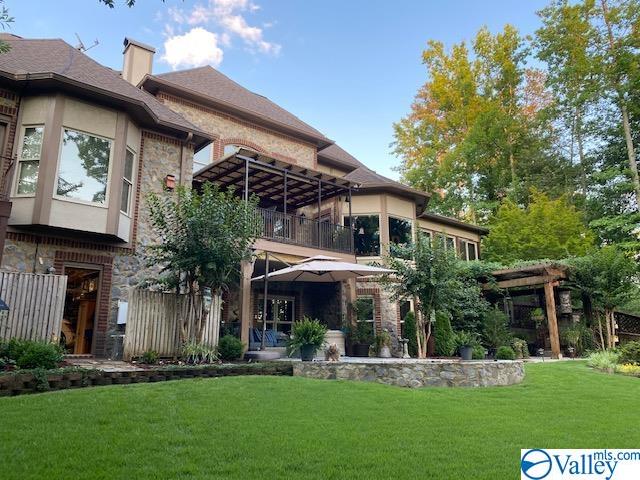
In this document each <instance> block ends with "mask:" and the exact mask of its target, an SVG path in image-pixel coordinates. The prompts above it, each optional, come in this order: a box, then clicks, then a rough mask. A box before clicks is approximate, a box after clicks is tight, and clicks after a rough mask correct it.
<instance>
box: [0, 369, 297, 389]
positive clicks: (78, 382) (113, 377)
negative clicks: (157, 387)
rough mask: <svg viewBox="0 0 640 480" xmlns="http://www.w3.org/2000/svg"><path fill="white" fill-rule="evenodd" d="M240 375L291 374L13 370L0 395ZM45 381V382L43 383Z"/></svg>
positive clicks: (0, 382)
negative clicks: (40, 371)
mask: <svg viewBox="0 0 640 480" xmlns="http://www.w3.org/2000/svg"><path fill="white" fill-rule="evenodd" d="M242 375H279V376H292V375H293V366H292V365H291V364H290V363H289V362H273V363H269V362H265V363H248V364H230V365H206V366H198V365H191V366H170V367H157V368H149V369H144V370H142V369H141V370H133V371H122V372H105V371H102V370H89V369H79V368H74V369H68V370H66V369H61V370H60V371H55V370H54V371H42V375H40V374H39V372H37V371H33V370H30V371H16V372H8V373H5V374H3V375H0V397H8V396H16V395H24V394H30V393H43V392H47V391H56V390H66V389H69V388H83V387H92V386H100V385H127V384H131V383H149V382H164V381H168V380H182V379H187V378H202V377H207V378H210V377H227V376H242ZM45 382H46V384H45Z"/></svg>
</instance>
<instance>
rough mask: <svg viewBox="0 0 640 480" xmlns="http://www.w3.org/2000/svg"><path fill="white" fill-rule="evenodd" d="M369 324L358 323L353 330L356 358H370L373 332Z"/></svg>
mask: <svg viewBox="0 0 640 480" xmlns="http://www.w3.org/2000/svg"><path fill="white" fill-rule="evenodd" d="M371 330H372V328H371V324H370V323H368V322H358V323H357V324H356V325H355V327H353V328H351V333H350V337H351V344H352V347H353V348H352V349H353V356H354V357H368V356H369V348H370V347H371V344H372V343H373V332H372V331H371Z"/></svg>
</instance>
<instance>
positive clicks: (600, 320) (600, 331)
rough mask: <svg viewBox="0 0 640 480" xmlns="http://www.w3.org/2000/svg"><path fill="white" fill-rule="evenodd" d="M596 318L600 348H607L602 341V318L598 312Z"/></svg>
mask: <svg viewBox="0 0 640 480" xmlns="http://www.w3.org/2000/svg"><path fill="white" fill-rule="evenodd" d="M597 318H598V334H599V335H600V348H601V349H602V350H606V349H607V345H606V344H605V343H604V335H603V334H602V318H600V314H599V313H598V314H597Z"/></svg>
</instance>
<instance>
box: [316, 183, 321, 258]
mask: <svg viewBox="0 0 640 480" xmlns="http://www.w3.org/2000/svg"><path fill="white" fill-rule="evenodd" d="M321 203H322V180H320V179H318V219H317V222H318V245H316V246H317V247H319V248H322V239H321V238H320V214H321V213H322V205H321Z"/></svg>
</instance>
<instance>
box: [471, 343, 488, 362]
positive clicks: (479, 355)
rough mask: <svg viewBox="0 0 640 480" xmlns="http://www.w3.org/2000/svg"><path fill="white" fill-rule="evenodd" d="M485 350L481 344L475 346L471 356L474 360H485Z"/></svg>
mask: <svg viewBox="0 0 640 480" xmlns="http://www.w3.org/2000/svg"><path fill="white" fill-rule="evenodd" d="M484 356H485V349H484V347H483V346H482V345H480V344H479V343H478V344H476V345H474V346H473V353H472V354H471V358H472V359H474V360H484Z"/></svg>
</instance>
